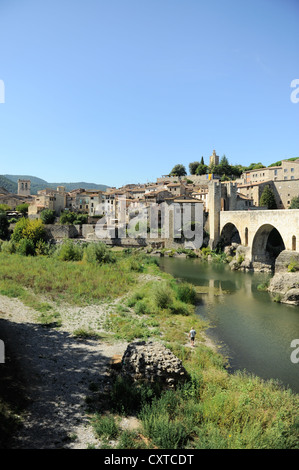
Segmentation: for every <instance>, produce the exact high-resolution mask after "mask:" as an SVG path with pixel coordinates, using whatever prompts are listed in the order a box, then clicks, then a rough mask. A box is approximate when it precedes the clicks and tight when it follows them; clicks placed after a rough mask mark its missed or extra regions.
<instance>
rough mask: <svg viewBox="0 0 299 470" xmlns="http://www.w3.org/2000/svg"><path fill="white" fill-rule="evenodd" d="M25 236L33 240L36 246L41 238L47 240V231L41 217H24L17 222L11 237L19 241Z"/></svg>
mask: <svg viewBox="0 0 299 470" xmlns="http://www.w3.org/2000/svg"><path fill="white" fill-rule="evenodd" d="M23 238H27V239H28V240H32V242H33V243H34V246H35V245H36V243H37V242H38V241H39V240H45V239H46V232H45V229H44V224H43V223H42V221H41V220H40V219H34V220H30V219H26V218H25V217H22V219H20V220H19V221H18V222H17V223H16V226H15V229H14V231H13V233H12V236H11V239H12V240H13V241H14V242H17V243H18V242H20V241H21V240H22V239H23Z"/></svg>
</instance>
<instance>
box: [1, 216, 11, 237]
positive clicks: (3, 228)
mask: <svg viewBox="0 0 299 470" xmlns="http://www.w3.org/2000/svg"><path fill="white" fill-rule="evenodd" d="M8 228H9V222H8V220H7V217H6V214H5V213H2V212H0V238H1V240H6V239H7V238H8V235H9V230H8Z"/></svg>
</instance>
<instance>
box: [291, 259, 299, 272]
mask: <svg viewBox="0 0 299 470" xmlns="http://www.w3.org/2000/svg"><path fill="white" fill-rule="evenodd" d="M296 271H299V263H298V261H297V260H295V259H291V261H290V264H289V265H288V272H289V273H294V272H296Z"/></svg>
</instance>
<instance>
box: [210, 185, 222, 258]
mask: <svg viewBox="0 0 299 470" xmlns="http://www.w3.org/2000/svg"><path fill="white" fill-rule="evenodd" d="M208 207H209V229H210V242H209V245H210V248H212V249H213V248H215V247H216V245H217V243H218V241H219V239H220V211H221V183H220V181H211V182H210V183H209V194H208Z"/></svg>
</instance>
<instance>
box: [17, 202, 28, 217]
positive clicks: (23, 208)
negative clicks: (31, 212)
mask: <svg viewBox="0 0 299 470" xmlns="http://www.w3.org/2000/svg"><path fill="white" fill-rule="evenodd" d="M28 207H29V204H28V203H27V202H23V203H22V204H19V205H18V206H16V211H18V212H21V214H22V215H23V216H26V215H27V214H28Z"/></svg>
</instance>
